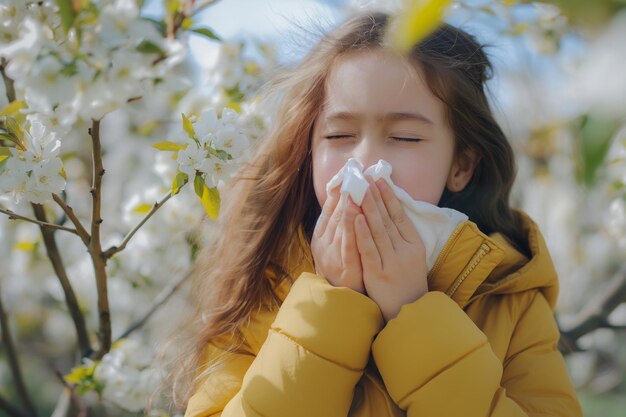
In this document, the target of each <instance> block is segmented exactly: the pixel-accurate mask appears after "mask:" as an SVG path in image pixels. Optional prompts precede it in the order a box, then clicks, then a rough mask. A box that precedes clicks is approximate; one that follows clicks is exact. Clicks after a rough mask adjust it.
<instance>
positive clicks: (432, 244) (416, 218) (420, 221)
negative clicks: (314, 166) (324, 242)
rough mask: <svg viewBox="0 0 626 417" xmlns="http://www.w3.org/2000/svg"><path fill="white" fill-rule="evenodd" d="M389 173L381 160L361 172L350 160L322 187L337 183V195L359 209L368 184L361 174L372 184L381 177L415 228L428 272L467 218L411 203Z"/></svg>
mask: <svg viewBox="0 0 626 417" xmlns="http://www.w3.org/2000/svg"><path fill="white" fill-rule="evenodd" d="M391 171H392V167H391V164H390V163H389V162H387V161H385V160H383V159H381V160H379V161H378V162H377V163H376V164H374V165H372V166H370V167H368V168H367V169H366V170H365V171H364V172H363V164H361V163H360V162H359V161H357V160H356V159H354V158H350V159H349V160H348V162H346V164H345V165H344V166H343V167H342V168H341V169H340V170H339V172H338V173H337V174H336V175H335V176H334V177H333V178H332V179H331V180H330V181H329V182H328V184H326V192H327V193H330V191H331V190H332V189H333V188H335V187H336V186H338V185H339V184H341V190H340V191H341V193H342V194H343V193H347V194H349V195H350V197H352V200H353V201H354V203H355V204H357V205H358V206H360V205H361V204H362V203H363V198H364V197H365V192H366V191H367V189H368V187H369V182H367V180H366V179H365V177H364V175H369V176H370V177H372V179H373V180H374V181H377V180H379V179H380V178H383V179H384V180H385V181H386V182H387V184H389V186H390V187H391V189H392V190H393V192H394V194H395V195H396V197H397V198H398V200H400V203H401V204H402V206H403V207H404V211H405V212H406V214H407V216H408V217H409V219H411V221H412V222H413V224H414V225H415V229H416V230H417V232H418V233H419V235H420V238H421V239H422V241H423V242H424V247H425V249H426V267H427V269H428V271H429V272H430V270H431V269H432V267H433V265H434V264H435V261H436V260H437V257H438V256H439V253H440V252H441V249H443V246H444V244H445V243H446V241H447V240H448V238H449V237H450V235H452V232H454V229H456V227H457V226H458V225H459V224H461V223H462V222H464V221H466V220H468V217H467V215H466V214H464V213H461V212H460V211H457V210H454V209H451V208H446V207H438V206H436V205H434V204H430V203H427V202H425V201H418V200H413V198H412V197H411V196H410V195H409V194H408V193H407V192H406V191H405V190H403V189H402V188H400V187H398V186H396V185H395V184H394V183H393V182H392V181H391Z"/></svg>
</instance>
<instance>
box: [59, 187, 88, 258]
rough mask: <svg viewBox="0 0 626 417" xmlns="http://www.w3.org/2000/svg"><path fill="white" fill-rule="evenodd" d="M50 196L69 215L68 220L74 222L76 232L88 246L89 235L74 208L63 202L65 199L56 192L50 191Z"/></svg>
mask: <svg viewBox="0 0 626 417" xmlns="http://www.w3.org/2000/svg"><path fill="white" fill-rule="evenodd" d="M52 198H53V199H54V201H55V202H56V203H57V204H58V205H59V207H61V209H63V211H64V212H65V214H66V215H67V217H69V219H70V221H71V222H72V223H73V224H74V226H75V227H76V234H77V235H78V236H79V237H80V238H81V239H82V241H83V243H84V244H85V245H86V246H89V241H90V240H91V236H89V232H87V229H85V227H84V226H83V224H82V223H81V222H80V220H78V217H76V214H75V213H74V210H73V209H72V208H71V207H70V206H68V205H67V203H65V201H64V200H63V199H62V198H61V197H60V196H59V195H58V194H56V193H52Z"/></svg>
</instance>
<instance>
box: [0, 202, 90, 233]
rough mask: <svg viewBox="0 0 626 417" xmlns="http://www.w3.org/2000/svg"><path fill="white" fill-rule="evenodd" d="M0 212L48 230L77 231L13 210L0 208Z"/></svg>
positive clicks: (13, 218)
mask: <svg viewBox="0 0 626 417" xmlns="http://www.w3.org/2000/svg"><path fill="white" fill-rule="evenodd" d="M0 213H4V214H6V215H8V216H9V219H10V220H25V221H27V222H31V223H35V224H38V225H39V226H43V227H46V228H48V229H50V230H63V231H65V232H70V233H74V234H75V235H78V232H77V231H76V229H71V228H69V227H63V226H59V225H57V224H53V223H46V222H42V221H39V220H35V219H31V218H28V217H26V216H22V215H20V214H17V213H15V212H14V211H12V210H9V209H2V208H0Z"/></svg>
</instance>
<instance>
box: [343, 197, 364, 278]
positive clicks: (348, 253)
mask: <svg viewBox="0 0 626 417" xmlns="http://www.w3.org/2000/svg"><path fill="white" fill-rule="evenodd" d="M348 200H349V206H348V207H347V208H346V210H345V212H344V216H343V222H342V229H343V234H342V236H341V261H342V264H343V265H344V267H349V266H354V265H355V263H357V262H358V254H359V253H358V249H357V247H356V234H355V231H354V219H355V218H356V216H357V214H358V211H357V210H356V208H357V205H356V204H354V202H353V201H352V199H348ZM357 267H360V263H359V264H357Z"/></svg>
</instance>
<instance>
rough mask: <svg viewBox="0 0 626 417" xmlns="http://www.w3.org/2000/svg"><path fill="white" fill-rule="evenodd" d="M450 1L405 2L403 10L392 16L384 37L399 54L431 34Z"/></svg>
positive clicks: (414, 0)
mask: <svg viewBox="0 0 626 417" xmlns="http://www.w3.org/2000/svg"><path fill="white" fill-rule="evenodd" d="M450 3H452V0H421V1H417V0H413V1H408V2H405V3H404V4H405V6H404V10H402V11H401V12H399V13H396V14H395V15H394V16H393V19H392V23H391V25H390V26H389V29H388V30H387V33H386V34H385V37H386V38H387V40H388V41H389V43H390V44H391V46H392V48H393V49H394V50H396V51H397V52H399V53H401V54H405V53H407V52H409V50H410V49H411V48H413V46H414V45H416V44H417V43H419V42H420V41H421V40H422V39H424V38H425V37H426V36H428V35H429V34H430V33H431V32H433V31H434V30H435V29H436V28H437V27H438V26H439V25H440V24H441V22H442V20H443V18H444V14H445V12H446V9H447V8H448V7H449V6H450Z"/></svg>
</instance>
